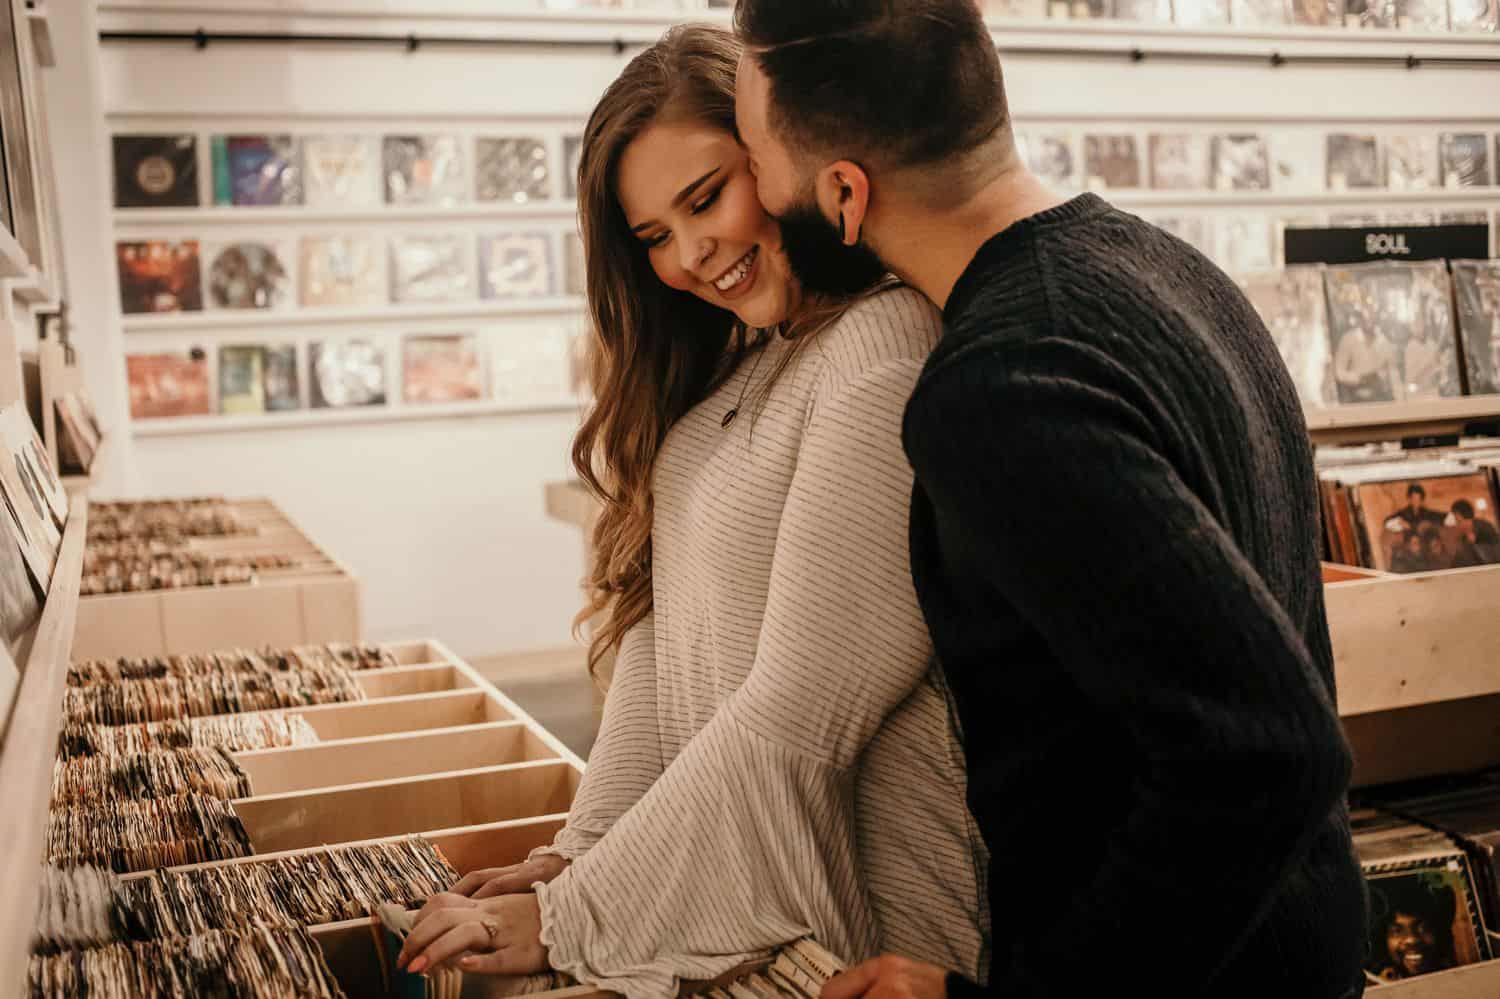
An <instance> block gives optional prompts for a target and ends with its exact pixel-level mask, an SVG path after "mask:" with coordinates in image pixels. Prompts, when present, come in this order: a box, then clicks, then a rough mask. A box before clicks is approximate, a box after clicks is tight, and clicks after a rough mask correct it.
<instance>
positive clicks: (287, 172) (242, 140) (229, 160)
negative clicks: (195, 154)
mask: <svg viewBox="0 0 1500 999" xmlns="http://www.w3.org/2000/svg"><path fill="white" fill-rule="evenodd" d="M212 145H213V161H214V204H216V205H300V204H302V148H301V143H300V142H299V141H298V140H297V139H296V138H294V137H292V136H290V135H216V136H214V137H213V142H212Z"/></svg>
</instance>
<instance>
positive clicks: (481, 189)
mask: <svg viewBox="0 0 1500 999" xmlns="http://www.w3.org/2000/svg"><path fill="white" fill-rule="evenodd" d="M474 180H475V193H476V195H477V196H478V198H479V200H480V201H504V202H510V203H512V204H518V205H524V204H527V203H529V202H533V201H545V200H547V199H548V198H551V197H552V196H553V193H552V191H553V188H552V164H551V158H550V157H549V156H548V155H547V144H546V143H545V142H544V141H542V140H541V139H538V138H533V137H523V136H517V137H513V138H480V139H476V140H475V141H474Z"/></svg>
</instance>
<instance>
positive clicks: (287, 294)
mask: <svg viewBox="0 0 1500 999" xmlns="http://www.w3.org/2000/svg"><path fill="white" fill-rule="evenodd" d="M208 255H209V259H210V261H212V262H211V263H210V264H209V265H208V298H209V301H210V302H212V303H213V305H214V306H215V307H216V308H220V309H274V308H277V307H278V306H282V305H286V304H287V303H288V301H289V300H290V298H291V280H290V278H289V277H288V275H287V272H286V268H285V267H284V266H283V265H282V262H281V256H280V254H278V253H277V251H276V248H275V247H272V246H270V245H268V244H265V243H255V242H250V241H245V242H241V243H230V244H229V245H227V246H222V247H213V246H210V247H208Z"/></svg>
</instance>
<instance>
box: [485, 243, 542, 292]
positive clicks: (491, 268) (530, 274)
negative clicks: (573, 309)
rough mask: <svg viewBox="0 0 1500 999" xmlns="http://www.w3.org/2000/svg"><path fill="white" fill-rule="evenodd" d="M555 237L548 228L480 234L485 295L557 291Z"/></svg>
mask: <svg viewBox="0 0 1500 999" xmlns="http://www.w3.org/2000/svg"><path fill="white" fill-rule="evenodd" d="M551 256H552V239H551V237H550V236H549V235H548V234H547V233H545V232H513V233H500V234H497V235H493V236H480V237H479V288H480V295H481V296H482V297H484V298H538V297H544V296H547V295H552V294H556V287H555V286H554V284H553V281H552V260H551Z"/></svg>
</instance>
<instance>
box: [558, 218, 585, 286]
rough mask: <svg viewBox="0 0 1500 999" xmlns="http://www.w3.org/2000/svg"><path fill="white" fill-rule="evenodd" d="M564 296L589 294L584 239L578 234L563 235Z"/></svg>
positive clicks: (567, 233) (568, 233)
mask: <svg viewBox="0 0 1500 999" xmlns="http://www.w3.org/2000/svg"><path fill="white" fill-rule="evenodd" d="M563 294H565V295H587V294H588V270H587V266H586V262H585V260H584V256H583V238H582V237H581V236H579V235H578V233H576V232H566V233H563Z"/></svg>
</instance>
